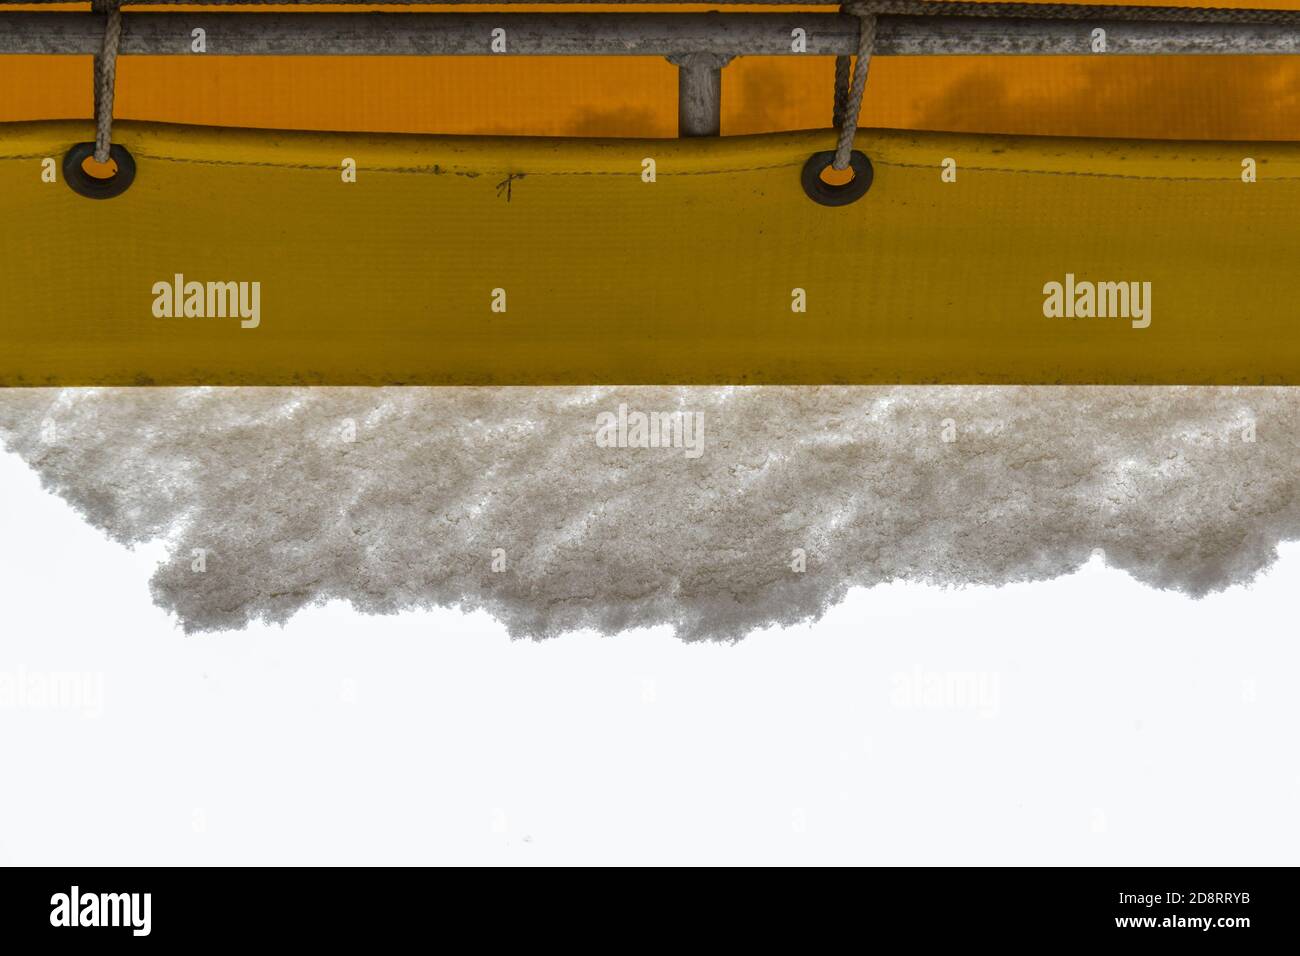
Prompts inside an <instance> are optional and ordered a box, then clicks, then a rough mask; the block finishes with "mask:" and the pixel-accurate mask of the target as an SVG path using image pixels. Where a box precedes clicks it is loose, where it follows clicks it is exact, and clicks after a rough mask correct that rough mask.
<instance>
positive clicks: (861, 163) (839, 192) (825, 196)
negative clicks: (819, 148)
mask: <svg viewBox="0 0 1300 956" xmlns="http://www.w3.org/2000/svg"><path fill="white" fill-rule="evenodd" d="M834 159H835V152H834V151H833V150H829V149H828V150H824V151H823V152H820V153H813V154H812V155H811V156H809V157H808V162H806V163H804V164H803V173H802V175H801V178H802V181H803V191H804V192H806V193H807V194H808V198H809V199H811V200H812V201H813V202H818V203H821V204H822V205H823V206H847V205H848V204H849V203H851V202H857V201H858V200H859V199H861V198H862V197H863V196H865V195H866V194H867V190H868V189H870V188H871V179H872V177H873V176H874V175H875V171H874V170H873V169H872V168H871V160H869V159H867V154H866V153H861V152H858V150H856V149H855V150H854V151H853V152H851V153H850V154H849V169H851V170H853V178H852V179H850V180H849V181H848V182H847V183H844V184H843V185H842V186H832V185H831V184H830V183H828V182H826V180H824V179H822V170H824V169H826V168H827V167H828V166H830V164H831V163H832V162H833V161H834Z"/></svg>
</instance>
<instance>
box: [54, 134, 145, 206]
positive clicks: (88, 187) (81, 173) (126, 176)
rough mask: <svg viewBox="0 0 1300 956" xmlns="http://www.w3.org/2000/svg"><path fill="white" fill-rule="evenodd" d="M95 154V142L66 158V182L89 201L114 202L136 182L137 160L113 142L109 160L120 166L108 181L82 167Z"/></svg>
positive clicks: (74, 149)
mask: <svg viewBox="0 0 1300 956" xmlns="http://www.w3.org/2000/svg"><path fill="white" fill-rule="evenodd" d="M94 155H95V144H94V143H78V144H77V145H76V146H73V147H72V148H71V149H70V150H68V152H67V153H66V154H65V155H64V157H63V179H64V181H65V182H66V183H67V184H68V185H69V186H71V187H72V191H73V192H75V193H79V194H80V195H82V196H86V197H87V198H89V199H112V198H113V197H114V196H120V195H122V193H124V192H126V191H127V189H128V188H129V187H130V185H131V183H132V182H134V181H135V159H134V157H132V155H131V154H130V153H128V152H127V150H126V147H125V146H119V145H118V144H117V143H114V144H113V145H112V146H110V147H109V148H108V157H109V159H111V160H112V161H113V162H115V163H117V172H115V173H114V174H113V175H112V176H109V177H108V178H107V179H100V178H99V177H98V176H92V175H90V173H88V172H86V171H85V170H84V169H82V168H81V164H82V163H84V162H85V161H86V160H87V159H89V158H90V157H91V156H94Z"/></svg>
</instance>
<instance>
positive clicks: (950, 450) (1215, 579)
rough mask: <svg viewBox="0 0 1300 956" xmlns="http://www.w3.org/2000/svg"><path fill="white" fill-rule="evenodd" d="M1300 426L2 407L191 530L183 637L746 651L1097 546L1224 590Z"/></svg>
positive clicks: (1034, 574) (441, 404)
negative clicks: (665, 430)
mask: <svg viewBox="0 0 1300 956" xmlns="http://www.w3.org/2000/svg"><path fill="white" fill-rule="evenodd" d="M620 405H625V406H627V408H626V409H625V412H626V413H627V414H626V416H625V417H630V418H632V419H634V418H635V416H634V415H633V414H632V413H635V412H637V411H640V412H645V413H650V412H659V413H671V412H675V411H683V412H690V413H700V414H701V415H702V418H700V419H698V420H699V421H700V422H702V424H703V447H702V451H701V453H700V454H699V455H698V457H697V456H695V455H694V454H688V453H687V452H688V451H689V449H685V448H681V447H671V446H670V447H606V446H608V445H609V444H610V442H609V441H607V440H604V439H609V438H614V439H615V440H616V439H617V434H616V432H611V431H606V432H605V433H604V438H603V439H602V441H600V442H598V441H597V437H598V434H600V431H599V425H600V424H601V423H602V422H605V421H608V419H601V418H599V416H601V415H602V414H603V413H604V414H608V415H610V416H611V417H613V416H617V415H618V414H619V406H620ZM1298 435H1300V390H1297V389H1285V388H1256V389H1231V388H1116V387H1041V386H1039V387H1025V388H992V387H951V386H944V387H940V386H924V387H915V386H909V387H898V388H877V387H853V388H849V387H835V388H777V387H757V388H502V389H470V388H455V389H451V388H447V389H438V388H391V389H365V388H186V389H178V388H173V389H165V388H130V389H63V390H45V389H34V390H27V389H9V390H0V441H3V443H4V445H5V446H6V447H7V448H8V449H9V450H10V451H12V452H14V453H16V454H18V455H20V456H21V457H22V458H23V459H24V460H25V461H27V462H28V463H29V464H30V465H31V466H32V467H33V468H35V469H37V471H38V472H39V473H40V475H41V477H42V480H43V482H44V484H45V486H46V487H47V488H49V489H50V490H52V491H54V492H55V493H57V494H59V495H61V496H63V497H64V498H65V499H67V500H68V501H69V502H71V503H72V504H73V505H74V506H75V507H76V508H78V509H79V510H80V511H81V512H82V513H83V514H84V515H85V517H86V519H87V520H88V521H90V522H91V523H93V524H94V525H95V526H96V527H99V528H101V529H103V530H104V531H105V532H106V533H108V534H109V535H111V536H112V537H113V538H114V539H116V540H118V541H121V542H123V543H126V544H133V543H137V542H143V541H147V540H150V539H154V538H158V537H162V538H165V539H166V540H167V542H168V549H169V559H168V560H166V561H165V562H164V563H163V564H162V565H160V566H159V568H158V570H157V572H156V574H155V575H154V578H153V582H152V589H153V594H154V599H155V600H156V601H157V602H158V604H159V605H160V606H162V607H163V608H165V609H167V610H169V611H170V612H173V613H174V614H175V615H176V616H177V617H178V619H179V621H180V623H181V624H182V625H183V626H184V627H185V629H186V630H213V629H227V628H239V627H242V626H244V625H245V624H246V623H248V622H249V621H250V620H254V619H265V620H268V621H284V620H286V619H288V618H289V617H290V616H292V615H293V614H294V612H296V611H297V610H298V609H300V608H302V607H304V606H306V605H310V604H314V603H318V602H323V601H327V600H330V599H335V598H341V599H344V600H346V601H350V602H351V603H352V604H353V605H354V606H355V607H357V608H358V609H360V610H362V611H364V612H368V613H391V612H396V611H400V610H403V609H407V608H413V607H421V606H430V605H456V606H459V607H461V608H463V609H466V610H469V609H474V608H485V609H486V610H488V611H489V612H490V613H491V614H493V615H495V616H496V617H497V618H498V619H500V620H501V621H503V622H504V623H505V624H506V626H507V627H508V628H509V630H510V632H511V633H512V634H514V635H518V636H529V637H538V638H540V637H549V636H553V635H557V634H560V633H563V632H565V631H569V630H572V629H578V628H595V629H597V630H599V631H601V632H605V633H614V632H617V631H620V630H623V629H625V628H629V627H637V626H646V625H657V624H669V625H671V626H672V627H673V628H674V629H675V631H676V633H677V634H678V635H679V636H680V637H682V638H685V639H701V638H713V639H724V640H729V639H735V638H739V637H742V636H744V635H745V634H746V633H748V632H750V631H752V630H753V629H755V628H760V627H763V626H765V625H770V624H774V623H775V624H789V623H793V622H797V621H801V620H805V619H809V618H816V617H818V616H819V615H821V614H822V613H823V612H824V611H825V610H826V609H827V608H829V607H830V606H832V605H834V604H835V603H836V602H838V601H839V600H841V598H842V597H843V596H844V594H845V592H846V591H847V590H848V589H849V588H851V587H855V586H865V587H870V586H871V585H874V584H877V583H880V582H883V581H891V580H897V579H910V580H921V581H928V582H936V583H941V584H948V585H963V584H971V583H977V584H1004V583H1007V582H1011V581H1026V580H1037V579H1044V578H1051V577H1054V576H1057V575H1061V574H1066V573H1069V572H1070V571H1072V570H1073V569H1075V568H1077V567H1078V566H1079V565H1081V564H1082V563H1084V562H1086V561H1087V560H1088V559H1089V557H1090V556H1091V555H1092V554H1093V553H1094V552H1095V551H1097V550H1098V549H1100V550H1101V551H1102V552H1104V557H1105V560H1106V561H1107V563H1108V564H1110V565H1111V566H1115V567H1119V568H1123V569H1125V570H1126V571H1128V572H1129V573H1130V574H1132V575H1133V576H1134V577H1136V578H1137V579H1139V580H1141V581H1144V582H1146V583H1148V584H1150V585H1152V586H1154V587H1159V588H1176V589H1180V590H1182V591H1185V592H1187V593H1189V594H1191V595H1196V596H1199V595H1203V594H1205V593H1207V592H1209V591H1213V590H1216V589H1220V588H1224V587H1227V586H1229V585H1232V584H1235V583H1239V582H1247V581H1249V580H1251V579H1252V578H1253V577H1254V576H1255V575H1257V574H1258V573H1259V572H1260V571H1261V570H1262V569H1263V568H1265V567H1267V566H1268V565H1269V564H1270V563H1271V562H1272V561H1273V559H1274V558H1275V556H1276V552H1275V546H1276V544H1277V543H1278V541H1280V540H1284V539H1290V538H1295V537H1297V532H1298V530H1300V510H1298V508H1297V482H1298V481H1300V444H1298V441H1297V436H1298ZM625 437H630V440H631V443H632V444H633V445H635V443H636V437H637V436H636V434H635V432H633V433H632V434H631V436H625ZM615 444H617V440H616V441H615ZM660 444H662V443H660ZM496 549H501V550H499V551H498V550H496ZM800 551H802V553H803V554H804V555H806V557H805V558H804V561H805V562H806V570H803V571H800V570H796V568H798V567H799V566H800V556H799V555H800ZM200 552H201V553H202V559H201V560H200ZM494 566H495V568H496V569H497V570H494ZM502 568H503V570H502Z"/></svg>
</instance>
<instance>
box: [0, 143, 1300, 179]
mask: <svg viewBox="0 0 1300 956" xmlns="http://www.w3.org/2000/svg"><path fill="white" fill-rule="evenodd" d="M56 152H57V151H56ZM49 155H51V154H49V153H31V154H23V155H19V154H15V155H9V156H0V162H4V161H9V160H13V161H17V160H32V159H44V158H46V157H47V156H49ZM137 155H139V156H140V157H141V158H144V159H151V160H156V161H158V162H164V163H186V164H190V165H194V166H247V167H254V168H270V169H286V170H291V169H303V170H311V171H315V172H336V171H337V170H338V168H339V167H337V166H332V165H330V166H326V165H319V166H318V165H313V164H310V163H274V162H252V161H244V160H219V159H188V158H185V157H181V156H161V155H157V154H154V153H138V154H137ZM803 163H804V160H796V161H794V162H790V163H774V164H771V165H767V166H735V167H728V168H725V169H697V170H689V171H686V172H672V171H665V172H664V173H663V175H664V176H720V175H723V174H725V173H753V172H763V171H765V170H770V169H794V168H796V167H800V166H802V165H803ZM872 163H873V164H874V165H876V166H889V167H893V168H895V169H938V168H939V167H938V166H937V165H934V164H932V163H905V162H895V161H892V160H886V159H873V160H872ZM360 168H361V169H363V170H364V171H366V172H375V173H395V174H405V175H429V174H436V175H451V176H467V177H477V176H486V175H492V174H495V173H511V172H515V173H519V172H522V173H523V174H524V175H525V176H638V177H639V176H640V175H641V173H640V172H639V171H637V170H629V171H627V172H598V171H592V170H577V169H575V170H558V171H557V170H546V171H539V172H529V171H527V170H520V169H518V168H515V169H510V168H506V167H494V168H488V169H479V170H455V169H442V168H437V172H436V173H435V168H436V167H435V166H362V167H360ZM962 169H963V170H965V171H966V172H977V173H1022V174H1026V175H1030V176H1078V177H1085V178H1093V179H1131V180H1135V181H1144V182H1170V183H1213V182H1232V183H1235V182H1237V181H1238V179H1239V177H1237V176H1157V175H1136V174H1129V173H1106V172H1093V171H1088V170H1061V169H1018V168H1015V167H1011V166H963V167H962ZM1298 180H1300V175H1295V176H1269V177H1268V178H1266V179H1261V180H1259V182H1258V183H1257V184H1256V185H1259V184H1263V183H1268V182H1294V181H1298Z"/></svg>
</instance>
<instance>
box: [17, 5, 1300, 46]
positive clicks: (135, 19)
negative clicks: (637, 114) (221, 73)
mask: <svg viewBox="0 0 1300 956" xmlns="http://www.w3.org/2000/svg"><path fill="white" fill-rule="evenodd" d="M198 28H201V29H202V30H204V31H205V47H206V53H207V54H208V55H216V56H222V55H228V56H256V55H272V56H293V55H300V54H301V55H313V56H321V55H349V56H403V55H409V56H475V55H484V56H486V55H492V54H493V53H494V52H496V53H497V55H507V56H509V55H513V56H681V55H685V54H690V53H708V54H716V55H720V56H726V57H730V56H832V55H845V54H852V53H854V52H856V49H857V36H858V22H857V19H856V18H854V17H850V16H843V15H840V14H834V13H734V14H731V13H511V12H508V11H507V12H501V13H300V14H294V13H220V12H200V11H194V12H189V11H179V12H170V13H130V12H128V13H126V14H124V15H123V27H122V42H121V49H120V52H121V55H123V56H131V55H152V56H157V55H191V54H192V52H193V51H192V44H193V37H192V31H193V30H195V29H198ZM1098 28H1101V29H1103V30H1105V31H1106V54H1105V55H1121V56H1122V55H1139V56H1146V55H1151V54H1193V53H1195V54H1235V55H1241V54H1252V55H1260V54H1263V55H1270V54H1296V53H1300V24H1297V25H1290V24H1277V23H1146V22H1132V21H1117V20H1104V19H1099V20H1015V19H1012V20H1002V19H974V18H969V17H916V16H882V17H880V19H879V27H878V30H877V38H876V48H875V55H876V56H942V55H958V56H961V55H985V54H1010V55H1033V56H1043V55H1066V56H1075V55H1092V53H1093V31H1094V30H1096V29H1098ZM496 29H504V30H505V31H506V32H505V37H504V41H505V46H504V52H503V53H502V52H501V51H499V50H498V51H494V50H493V48H492V41H493V33H492V31H493V30H496ZM796 29H799V30H803V31H804V32H805V35H806V47H804V52H800V53H796V52H795V50H794V47H795V44H794V43H793V42H792V36H793V31H795V30H796ZM103 30H104V20H103V17H102V16H101V15H97V14H94V13H44V12H17V11H15V12H11V13H4V12H0V54H5V55H7V54H26V53H32V54H79V55H85V54H94V53H95V52H97V51H98V49H99V46H100V44H101V43H102V41H103Z"/></svg>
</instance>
